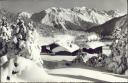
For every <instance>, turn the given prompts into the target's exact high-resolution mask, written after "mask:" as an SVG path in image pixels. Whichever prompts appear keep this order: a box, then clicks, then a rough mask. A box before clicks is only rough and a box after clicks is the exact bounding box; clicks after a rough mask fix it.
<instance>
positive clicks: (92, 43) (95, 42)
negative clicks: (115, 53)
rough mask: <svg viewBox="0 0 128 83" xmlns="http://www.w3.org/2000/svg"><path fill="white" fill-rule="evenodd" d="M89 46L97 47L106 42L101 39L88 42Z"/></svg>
mask: <svg viewBox="0 0 128 83" xmlns="http://www.w3.org/2000/svg"><path fill="white" fill-rule="evenodd" d="M87 46H88V47H89V48H92V49H95V48H97V47H101V46H105V44H104V43H103V42H100V41H92V42H87Z"/></svg>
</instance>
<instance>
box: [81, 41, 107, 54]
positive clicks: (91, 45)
mask: <svg viewBox="0 0 128 83" xmlns="http://www.w3.org/2000/svg"><path fill="white" fill-rule="evenodd" d="M103 46H105V44H104V43H103V42H100V41H91V42H87V47H86V48H83V49H82V50H83V52H87V53H89V54H95V53H96V54H100V53H102V52H103Z"/></svg>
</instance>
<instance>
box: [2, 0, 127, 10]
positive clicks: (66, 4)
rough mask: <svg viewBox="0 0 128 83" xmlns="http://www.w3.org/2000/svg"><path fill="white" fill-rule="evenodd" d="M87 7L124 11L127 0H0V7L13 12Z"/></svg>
mask: <svg viewBox="0 0 128 83" xmlns="http://www.w3.org/2000/svg"><path fill="white" fill-rule="evenodd" d="M83 6H85V7H88V8H96V9H101V10H111V9H113V10H119V11H121V12H126V11H127V10H126V9H127V0H0V8H6V9H8V10H10V11H13V12H20V11H27V12H38V11H41V10H43V9H47V8H49V7H62V8H73V7H83Z"/></svg>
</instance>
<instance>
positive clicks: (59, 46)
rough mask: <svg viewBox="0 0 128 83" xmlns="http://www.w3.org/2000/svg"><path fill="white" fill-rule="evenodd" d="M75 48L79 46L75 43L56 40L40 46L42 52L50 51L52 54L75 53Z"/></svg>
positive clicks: (77, 48)
mask: <svg viewBox="0 0 128 83" xmlns="http://www.w3.org/2000/svg"><path fill="white" fill-rule="evenodd" d="M77 50H79V46H77V45H76V44H73V43H69V42H68V43H67V42H66V43H65V42H60V41H58V42H54V43H52V44H50V45H47V46H42V50H41V51H42V53H44V52H45V53H52V54H54V55H75V53H76V51H77ZM49 51H50V52H49Z"/></svg>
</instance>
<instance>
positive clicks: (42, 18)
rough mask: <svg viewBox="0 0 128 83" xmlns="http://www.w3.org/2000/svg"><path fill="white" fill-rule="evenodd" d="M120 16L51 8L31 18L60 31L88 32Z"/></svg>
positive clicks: (82, 9) (75, 8) (118, 14)
mask: <svg viewBox="0 0 128 83" xmlns="http://www.w3.org/2000/svg"><path fill="white" fill-rule="evenodd" d="M118 16H121V13H119V12H118V11H116V10H110V11H105V10H96V9H89V8H86V7H74V8H71V9H64V8H56V7H51V8H49V9H46V10H43V11H41V12H38V13H34V14H33V15H32V17H31V18H32V19H33V20H34V21H36V22H40V23H42V24H45V25H49V26H53V27H55V28H59V29H60V28H63V29H64V30H67V29H73V30H86V29H88V28H89V27H92V26H95V25H99V24H103V23H105V22H106V21H108V20H110V19H112V18H114V17H118Z"/></svg>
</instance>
